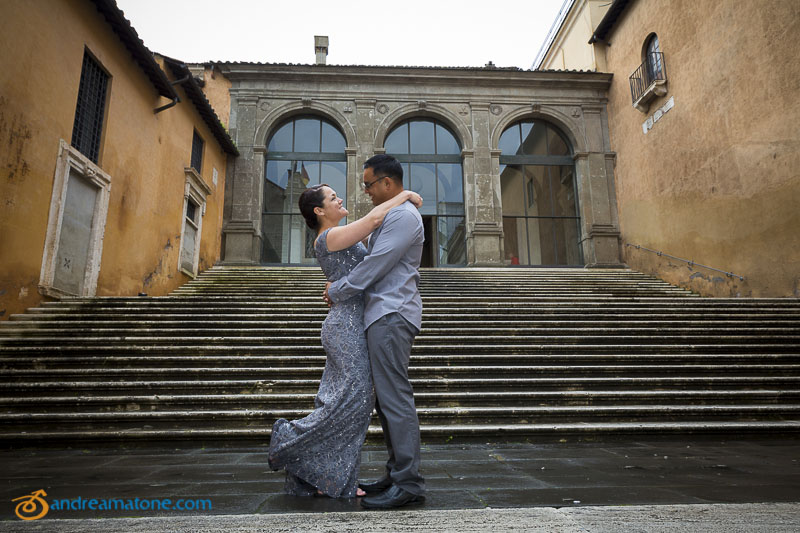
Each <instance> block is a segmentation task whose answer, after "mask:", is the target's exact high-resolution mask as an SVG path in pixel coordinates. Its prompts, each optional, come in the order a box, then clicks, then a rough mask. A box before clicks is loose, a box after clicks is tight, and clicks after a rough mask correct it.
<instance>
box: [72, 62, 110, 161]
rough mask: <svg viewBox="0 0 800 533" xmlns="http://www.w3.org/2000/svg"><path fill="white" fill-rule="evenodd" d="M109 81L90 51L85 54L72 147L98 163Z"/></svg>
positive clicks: (73, 127)
mask: <svg viewBox="0 0 800 533" xmlns="http://www.w3.org/2000/svg"><path fill="white" fill-rule="evenodd" d="M108 78H109V76H108V74H106V73H105V72H104V71H103V69H102V68H101V67H100V65H99V64H98V63H97V61H95V60H94V59H92V57H91V56H90V55H89V52H88V51H84V53H83V68H82V69H81V83H80V87H79V88H78V105H77V106H76V108H75V123H74V124H73V126H72V146H74V147H75V148H76V149H77V150H78V151H79V152H80V153H82V154H83V155H85V156H86V157H88V158H89V159H91V160H92V161H93V162H95V163H97V160H98V157H99V155H100V136H101V134H102V132H103V112H104V110H105V105H106V90H107V88H108Z"/></svg>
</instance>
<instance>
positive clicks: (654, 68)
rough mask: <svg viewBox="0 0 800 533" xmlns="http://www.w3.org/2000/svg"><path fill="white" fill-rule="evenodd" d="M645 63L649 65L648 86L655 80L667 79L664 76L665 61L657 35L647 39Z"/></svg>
mask: <svg viewBox="0 0 800 533" xmlns="http://www.w3.org/2000/svg"><path fill="white" fill-rule="evenodd" d="M644 63H645V64H646V65H647V80H646V84H647V85H650V84H651V83H652V82H653V81H654V80H663V79H665V77H664V74H663V70H664V60H663V57H662V55H661V49H660V47H659V44H658V35H656V34H655V33H654V34H653V35H651V36H650V37H649V38H648V39H647V43H646V44H645V58H644Z"/></svg>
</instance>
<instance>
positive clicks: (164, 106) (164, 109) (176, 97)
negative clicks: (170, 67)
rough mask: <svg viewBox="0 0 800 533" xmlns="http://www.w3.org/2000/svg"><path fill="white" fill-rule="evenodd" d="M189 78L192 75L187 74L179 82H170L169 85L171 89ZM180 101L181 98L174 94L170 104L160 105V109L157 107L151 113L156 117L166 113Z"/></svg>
mask: <svg viewBox="0 0 800 533" xmlns="http://www.w3.org/2000/svg"><path fill="white" fill-rule="evenodd" d="M191 77H192V74H191V73H189V74H187V75H186V76H185V77H183V78H181V79H179V80H175V81H173V82H170V85H172V86H173V87H174V86H175V85H180V84H181V83H184V82H187V81H189V78H191ZM180 101H181V98H180V97H179V96H178V95H177V94H176V95H175V98H173V99H172V101H171V102H170V103H168V104H167V105H162V106H161V107H159V108H157V109H154V110H153V113H155V114H156V115H157V114H159V113H161V112H162V111H166V110H167V109H169V108H170V107H173V106H175V105H177V103H178V102H180Z"/></svg>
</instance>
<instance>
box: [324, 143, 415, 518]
mask: <svg viewBox="0 0 800 533" xmlns="http://www.w3.org/2000/svg"><path fill="white" fill-rule="evenodd" d="M363 179H364V183H363V188H364V191H365V192H366V193H367V194H368V195H369V196H370V198H371V199H372V203H373V204H374V205H379V204H381V203H383V202H385V201H386V200H389V199H391V198H393V197H395V196H396V195H398V194H400V193H401V192H402V191H403V167H402V166H401V165H400V163H399V162H398V161H397V159H395V158H394V157H392V156H389V155H385V154H380V155H376V156H374V157H371V158H370V159H368V160H367V162H366V163H364V177H363ZM424 241H425V237H424V232H423V229H422V217H421V216H420V215H419V212H418V211H417V208H416V207H414V206H413V205H412V204H411V203H410V202H406V203H404V204H402V205H400V206H398V207H395V208H394V209H392V210H391V211H389V213H388V214H387V215H386V218H384V220H383V224H381V226H380V227H379V228H378V229H377V230H375V231H374V232H373V233H372V236H371V237H370V240H369V246H368V248H367V250H368V255H367V257H366V258H365V259H364V261H362V262H361V263H360V264H358V265H357V266H356V267H355V268H354V269H353V270H352V271H351V272H350V274H349V275H348V276H347V277H344V278H342V279H339V280H337V281H335V282H334V283H328V284H327V286H326V288H325V293H324V295H323V298H324V299H325V300H326V301H329V302H331V301H332V302H339V301H342V300H346V299H348V298H351V297H353V296H355V295H357V294H359V293H361V292H362V291H363V293H364V301H365V308H364V328H365V329H366V335H367V347H368V349H369V358H370V365H371V366H372V379H373V382H374V384H375V397H376V401H375V408H376V410H377V411H378V417H379V418H380V421H381V426H382V427H383V435H384V440H385V441H386V448H387V449H388V452H389V460H388V461H387V462H386V473H385V474H384V476H383V477H382V478H381V479H379V480H378V481H375V482H373V483H361V484H359V488H361V489H362V490H363V491H364V492H366V493H367V497H365V498H364V499H363V500H362V501H361V505H362V506H363V507H367V508H376V509H388V508H393V507H401V506H404V505H410V504H418V503H422V502H424V501H425V496H424V494H425V480H424V479H423V478H422V476H421V475H420V474H419V463H420V439H419V420H418V418H417V409H416V407H415V405H414V391H413V390H412V388H411V383H409V381H408V362H409V358H410V356H411V345H412V344H413V342H414V337H416V336H417V334H418V333H419V330H420V327H421V324H422V298H420V295H419V288H418V285H419V264H420V260H421V258H422V244H423V242H424Z"/></svg>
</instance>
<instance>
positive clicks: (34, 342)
mask: <svg viewBox="0 0 800 533" xmlns="http://www.w3.org/2000/svg"><path fill="white" fill-rule="evenodd" d="M203 333H204V332H203ZM526 333H530V332H526ZM628 333H629V334H626V335H596V334H588V333H587V334H585V335H552V334H551V335H530V334H520V335H484V336H480V335H457V334H454V335H441V336H440V335H420V336H419V337H417V338H416V339H415V341H414V347H413V349H412V353H419V352H420V351H431V352H433V351H435V352H439V353H441V352H442V351H446V352H455V351H458V350H465V351H469V352H471V353H476V352H478V353H481V352H486V351H490V352H491V351H511V352H512V353H515V352H519V351H520V350H522V351H525V350H528V349H530V348H534V349H539V348H540V347H544V346H549V347H552V348H554V349H557V348H565V347H571V348H573V349H578V347H581V346H583V347H587V348H588V349H592V348H594V347H596V346H603V345H606V346H609V347H611V346H614V347H637V348H640V349H643V348H644V347H647V346H650V347H652V346H658V345H659V344H658V343H664V344H666V345H667V346H671V347H672V349H675V348H676V347H679V346H686V347H689V348H692V349H696V348H697V347H698V346H707V347H709V348H710V347H712V346H713V347H715V349H717V350H718V349H719V348H729V349H730V350H732V351H736V350H744V349H747V346H749V347H750V349H753V347H754V346H760V347H763V348H764V349H769V350H774V349H777V350H780V351H782V352H785V351H787V350H798V349H800V335H797V334H793V333H795V332H791V333H792V334H790V333H788V332H787V333H785V334H770V335H765V334H757V333H753V334H746V333H745V334H739V335H713V332H698V333H695V334H690V333H684V334H670V335H667V334H662V335H652V334H651V335H635V334H630V332H628ZM454 341H456V342H455V343H454ZM776 346H777V347H780V348H773V347H776ZM181 347H184V348H193V347H198V349H201V350H208V349H210V348H215V347H223V348H226V349H239V348H241V349H244V350H247V351H248V353H253V350H256V351H257V353H269V352H274V351H275V350H277V351H279V352H282V353H285V352H293V353H309V350H311V351H314V350H318V349H321V345H320V337H319V335H315V334H313V332H310V334H308V335H304V336H288V335H287V336H285V337H258V336H245V335H242V336H238V337H224V336H212V337H208V336H204V335H199V334H198V335H196V336H186V337H182V336H162V337H156V336H138V335H130V336H105V337H102V336H92V337H87V336H80V337H72V336H24V337H3V338H0V353H3V354H5V353H8V354H11V353H12V352H11V350H15V349H16V350H19V351H24V352H28V353H29V352H30V351H31V350H50V351H52V350H53V349H55V350H68V349H83V350H87V351H88V352H93V351H107V350H125V351H130V350H135V349H137V348H138V349H144V350H146V349H150V348H152V349H154V350H162V349H167V348H171V349H175V348H181Z"/></svg>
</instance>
